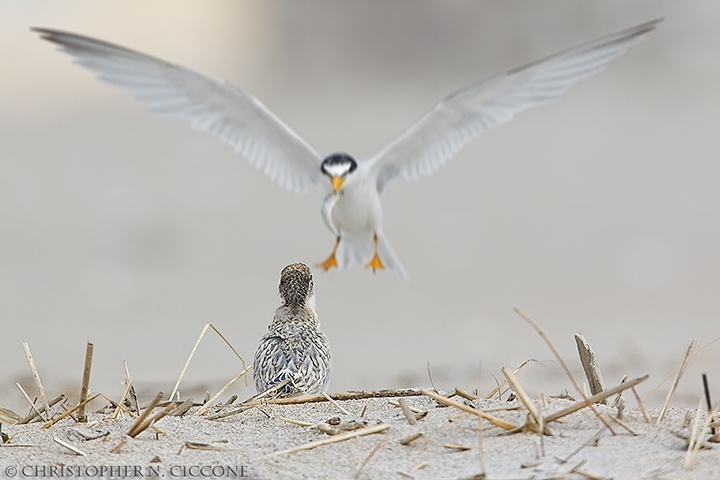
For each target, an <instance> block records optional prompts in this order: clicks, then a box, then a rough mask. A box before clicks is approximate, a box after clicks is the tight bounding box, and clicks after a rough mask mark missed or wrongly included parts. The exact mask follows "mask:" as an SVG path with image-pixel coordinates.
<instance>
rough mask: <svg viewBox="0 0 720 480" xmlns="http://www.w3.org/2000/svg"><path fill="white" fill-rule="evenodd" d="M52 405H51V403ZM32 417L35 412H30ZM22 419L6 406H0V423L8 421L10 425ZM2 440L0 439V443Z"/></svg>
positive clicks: (18, 422)
mask: <svg viewBox="0 0 720 480" xmlns="http://www.w3.org/2000/svg"><path fill="white" fill-rule="evenodd" d="M51 406H52V405H51ZM32 415H33V418H35V416H37V414H36V413H34V412H33V413H32ZM23 420H24V419H23V418H22V417H21V416H20V415H18V414H17V413H15V412H13V411H12V410H10V409H8V408H3V407H0V423H9V424H10V425H17V424H20V423H21V422H22V421H23ZM1 443H2V440H0V444H1Z"/></svg>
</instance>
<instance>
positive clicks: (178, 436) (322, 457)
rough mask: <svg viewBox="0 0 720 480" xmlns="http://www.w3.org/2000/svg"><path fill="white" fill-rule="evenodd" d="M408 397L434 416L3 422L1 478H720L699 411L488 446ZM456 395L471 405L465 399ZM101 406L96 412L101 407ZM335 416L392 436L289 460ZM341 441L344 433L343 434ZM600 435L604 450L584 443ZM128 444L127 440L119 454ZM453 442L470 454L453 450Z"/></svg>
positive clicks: (384, 412)
mask: <svg viewBox="0 0 720 480" xmlns="http://www.w3.org/2000/svg"><path fill="white" fill-rule="evenodd" d="M625 395H630V394H628V393H627V392H626V393H625ZM405 399H406V402H407V404H408V405H409V406H410V407H412V408H415V409H418V410H420V411H423V412H424V411H427V415H425V416H424V417H423V418H421V419H419V420H417V423H416V424H415V425H410V424H409V421H408V419H407V418H406V416H405V415H404V414H403V412H402V410H401V409H400V408H399V407H397V406H393V405H392V404H390V401H389V400H390V399H389V398H372V399H361V400H346V401H339V402H338V404H339V405H340V406H341V407H342V409H344V410H345V411H346V413H343V412H342V411H341V410H340V409H338V407H337V406H335V405H333V404H331V403H329V402H318V403H305V404H299V405H278V404H266V405H262V406H259V407H256V408H252V409H249V410H247V411H245V412H243V413H240V414H236V415H232V416H229V417H226V418H222V419H217V420H210V419H208V418H206V417H201V416H197V415H194V412H196V411H197V409H198V408H199V407H193V408H192V409H191V410H190V411H189V412H188V413H187V414H185V415H184V416H180V417H177V416H166V417H164V418H162V419H160V420H159V421H157V423H156V424H155V425H154V426H155V427H156V428H157V429H160V430H161V431H162V432H163V433H157V432H156V431H154V430H152V429H148V430H145V431H143V432H142V433H140V434H139V435H138V436H137V437H136V438H130V437H128V436H127V435H126V432H127V431H128V430H129V428H130V427H131V425H132V424H133V422H134V420H133V419H132V418H130V417H129V416H127V415H124V418H120V419H119V420H113V419H112V417H113V415H112V413H108V412H102V413H99V412H94V413H91V414H89V422H88V423H77V422H75V421H74V420H73V419H72V418H67V419H64V420H62V421H60V422H58V423H57V424H55V425H54V426H52V427H50V428H49V429H41V426H42V423H40V422H36V423H30V424H27V425H9V424H7V423H6V424H4V425H3V432H5V433H6V434H8V435H9V436H10V437H11V439H10V443H9V444H8V445H5V446H3V447H0V466H1V467H2V468H1V469H0V478H67V477H82V476H84V477H88V478H113V477H114V478H147V477H152V476H153V475H154V474H159V476H160V478H250V479H299V478H312V479H314V478H318V479H352V478H357V479H385V478H398V479H404V478H416V479H445V478H448V479H463V478H473V476H476V475H479V474H481V472H482V471H483V468H484V469H485V472H486V475H487V476H486V478H488V479H516V478H517V479H531V478H534V479H541V478H578V479H579V478H616V479H644V478H648V479H650V478H653V479H655V478H666V479H712V478H720V446H718V445H717V444H713V443H708V444H707V445H709V446H711V448H709V449H703V450H700V451H699V454H698V457H697V459H696V461H695V463H694V465H693V466H692V469H691V470H685V469H684V468H683V464H684V462H685V458H686V455H687V448H686V445H687V441H686V440H684V439H683V437H686V438H687V437H689V436H690V433H691V425H692V423H688V422H689V420H688V419H691V418H692V416H693V415H694V411H692V410H686V409H676V408H670V409H669V410H668V412H667V414H666V415H665V417H664V419H663V420H662V422H661V423H660V425H659V426H656V425H654V424H648V423H647V422H646V420H645V419H644V417H643V415H642V414H641V412H640V411H639V410H638V409H637V407H629V406H628V407H627V408H624V409H623V410H624V411H623V412H622V419H623V422H624V423H625V424H626V425H627V427H629V428H630V429H631V430H632V431H633V432H634V433H635V434H632V433H630V432H629V431H628V430H626V429H625V428H623V427H621V426H619V425H618V424H616V423H613V422H611V423H613V429H614V431H615V434H614V435H613V434H611V433H610V432H609V431H607V430H606V429H604V427H603V426H602V424H601V423H600V422H599V420H598V419H597V418H596V417H595V415H594V414H593V413H592V412H591V411H590V410H589V409H588V408H584V409H582V410H579V411H578V412H576V413H573V414H571V415H569V416H566V417H564V418H563V419H562V420H561V421H557V422H553V423H551V424H550V425H549V428H550V430H551V433H552V435H549V436H548V435H546V436H543V437H541V436H539V435H537V434H532V433H516V434H506V433H505V432H504V431H503V430H502V429H500V428H498V427H495V426H492V425H490V424H489V423H488V422H487V421H483V431H482V442H481V443H482V447H480V435H479V433H478V420H477V417H475V416H474V415H469V414H466V415H461V416H459V417H458V414H460V413H462V412H460V411H459V410H458V409H456V408H454V407H443V406H440V405H439V404H438V403H436V402H435V400H433V399H431V398H429V397H426V396H410V397H405ZM453 399H454V400H457V401H460V402H462V403H464V404H466V405H473V403H472V402H470V401H468V400H465V399H463V398H461V397H458V396H455V397H453ZM147 400H149V399H147ZM611 400H612V399H611ZM533 402H534V404H535V405H536V406H537V408H539V409H540V411H541V413H542V414H543V415H547V414H549V413H552V412H555V411H558V410H561V409H562V408H565V407H567V406H568V405H570V404H572V403H574V402H573V401H572V400H570V399H566V398H553V397H546V398H544V400H543V399H535V400H534V401H533ZM611 403H612V402H611ZM95 405H96V407H95V408H97V407H99V406H100V403H99V401H98V402H96V404H95ZM477 406H479V407H480V409H483V410H491V409H497V408H499V407H500V408H508V407H519V406H520V403H519V402H518V401H517V400H513V401H510V402H507V401H499V400H492V401H481V402H480V404H479V405H477ZM228 408H230V407H228ZM596 408H597V410H598V411H599V412H600V413H601V414H602V415H603V416H604V417H605V418H610V417H615V416H616V415H617V414H618V408H616V407H612V406H606V405H596ZM158 411H160V409H158V410H156V412H158ZM226 411H227V410H226ZM490 413H491V415H495V416H497V417H499V418H502V419H503V420H505V421H507V422H510V423H513V424H516V425H522V424H524V423H525V419H526V417H527V410H525V409H524V408H516V409H515V410H494V411H491V412H490ZM657 414H658V411H657V410H651V411H650V415H651V417H652V418H655V417H656V416H657ZM338 417H339V419H340V422H341V423H340V425H339V426H338V427H343V428H347V429H349V428H350V427H351V426H352V425H353V424H358V425H357V426H360V427H361V428H370V427H373V426H377V425H387V426H388V428H387V429H385V430H384V431H383V432H381V433H374V434H369V435H365V436H359V437H355V438H350V439H347V440H344V441H340V442H337V443H333V444H326V445H321V446H317V447H315V448H313V449H310V450H304V451H296V452H285V453H283V452H282V451H284V450H287V449H291V448H293V447H297V446H301V445H306V444H309V443H311V442H315V441H318V440H324V439H331V438H333V436H331V435H328V434H326V433H323V432H321V431H319V430H318V428H317V427H316V426H317V424H319V423H328V422H330V423H333V422H332V421H331V419H333V418H336V419H337V418H338ZM703 418H704V417H703ZM284 419H292V420H296V421H300V422H307V423H309V424H312V425H313V426H302V425H298V424H294V423H289V422H288V421H286V420H284ZM348 431H355V432H357V431H358V430H348ZM420 432H421V433H422V434H423V435H422V436H420V437H419V438H417V439H416V440H414V441H412V442H411V443H409V444H408V445H402V444H401V443H400V442H401V440H403V439H406V438H408V437H410V436H412V435H414V434H416V433H420ZM343 434H347V433H346V432H344V431H343V432H341V433H340V434H339V435H343ZM596 435H599V439H598V440H597V442H594V443H592V444H589V445H586V444H587V443H588V441H589V440H591V439H593V437H595V436H596ZM706 437H707V436H706ZM55 438H57V439H60V440H62V441H64V442H66V443H69V444H71V445H73V446H74V447H76V448H78V449H80V450H81V451H82V452H83V453H84V454H85V455H79V454H77V453H73V452H72V451H71V450H69V449H68V448H66V447H64V446H62V445H60V444H58V443H56V441H55V440H54V439H55ZM123 441H125V442H126V443H125V444H124V445H123V446H122V448H120V449H119V452H118V453H112V452H111V451H112V450H113V449H114V448H115V447H117V446H118V445H119V444H120V443H121V442H123ZM188 442H192V443H188ZM447 444H452V445H457V446H463V447H465V448H464V449H459V448H449V447H448V446H446V445H447ZM583 445H585V446H584V447H583ZM193 446H194V447H195V448H191V447H193ZM561 459H566V461H562V460H561ZM483 465H484V467H483ZM60 466H65V470H61V469H60ZM51 467H55V468H56V470H55V471H52V470H50V468H51ZM111 467H112V469H114V470H112V469H111ZM102 468H104V469H105V470H101V469H102ZM13 473H15V476H13ZM23 473H24V474H25V476H24V477H23V475H22V474H23ZM103 474H104V475H103ZM476 478H480V477H476Z"/></svg>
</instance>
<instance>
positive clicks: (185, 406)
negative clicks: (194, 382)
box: [168, 398, 194, 417]
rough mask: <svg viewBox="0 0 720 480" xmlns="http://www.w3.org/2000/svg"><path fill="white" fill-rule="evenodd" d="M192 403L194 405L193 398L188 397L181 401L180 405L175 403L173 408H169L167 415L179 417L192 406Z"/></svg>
mask: <svg viewBox="0 0 720 480" xmlns="http://www.w3.org/2000/svg"><path fill="white" fill-rule="evenodd" d="M193 405H194V402H193V399H192V398H188V399H187V400H185V401H184V402H183V403H181V404H180V405H177V406H176V407H175V408H173V409H172V410H170V412H169V413H168V415H170V416H172V417H181V416H183V415H185V414H186V413H187V411H188V410H190V409H191V408H192V407H193Z"/></svg>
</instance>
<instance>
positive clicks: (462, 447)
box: [443, 443, 472, 452]
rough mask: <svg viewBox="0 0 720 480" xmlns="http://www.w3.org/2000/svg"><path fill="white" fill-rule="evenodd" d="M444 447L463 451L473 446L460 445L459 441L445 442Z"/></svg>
mask: <svg viewBox="0 0 720 480" xmlns="http://www.w3.org/2000/svg"><path fill="white" fill-rule="evenodd" d="M443 447H445V448H449V449H451V450H460V451H462V452H465V451H467V450H472V447H470V446H468V445H458V444H457V443H443Z"/></svg>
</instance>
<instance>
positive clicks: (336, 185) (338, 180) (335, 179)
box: [332, 177, 345, 193]
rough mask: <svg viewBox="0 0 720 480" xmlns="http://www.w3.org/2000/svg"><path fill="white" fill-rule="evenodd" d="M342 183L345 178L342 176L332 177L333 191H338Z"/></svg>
mask: <svg viewBox="0 0 720 480" xmlns="http://www.w3.org/2000/svg"><path fill="white" fill-rule="evenodd" d="M343 183H345V179H344V178H342V177H332V186H333V189H334V190H335V193H337V192H339V191H340V189H341V188H342V186H343Z"/></svg>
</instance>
